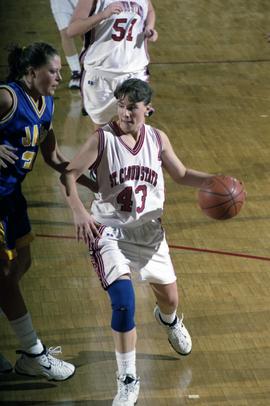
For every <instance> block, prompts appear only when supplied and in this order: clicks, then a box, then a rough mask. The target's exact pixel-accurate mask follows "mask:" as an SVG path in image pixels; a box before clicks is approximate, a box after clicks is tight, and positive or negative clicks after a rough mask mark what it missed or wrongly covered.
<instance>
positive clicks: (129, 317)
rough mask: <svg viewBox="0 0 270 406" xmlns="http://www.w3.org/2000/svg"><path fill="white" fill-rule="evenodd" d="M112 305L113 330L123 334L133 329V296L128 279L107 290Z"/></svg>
mask: <svg viewBox="0 0 270 406" xmlns="http://www.w3.org/2000/svg"><path fill="white" fill-rule="evenodd" d="M108 293H109V296H110V298H111V305H112V322H111V327H112V329H113V330H115V331H118V332H121V333H125V332H127V331H130V330H132V329H133V328H134V327H135V321H134V315H135V295H134V290H133V286H132V283H131V281H130V280H129V279H119V280H117V281H115V282H114V283H112V284H111V285H110V286H109V288H108Z"/></svg>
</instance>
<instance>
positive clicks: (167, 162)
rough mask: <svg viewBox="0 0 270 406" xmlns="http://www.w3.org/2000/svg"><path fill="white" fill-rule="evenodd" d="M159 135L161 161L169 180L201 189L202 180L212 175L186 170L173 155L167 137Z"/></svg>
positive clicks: (163, 134) (162, 134)
mask: <svg viewBox="0 0 270 406" xmlns="http://www.w3.org/2000/svg"><path fill="white" fill-rule="evenodd" d="M159 134H160V137H161V142H162V153H161V159H162V163H163V167H164V169H166V171H167V172H168V174H169V175H170V176H171V178H172V179H173V180H174V181H175V182H177V183H179V184H181V185H185V186H194V187H198V188H199V187H201V185H202V183H203V182H204V180H205V179H208V178H209V177H211V176H212V175H210V174H209V173H206V172H200V171H196V170H194V169H189V168H186V167H185V165H184V164H183V163H182V162H181V161H180V159H179V158H178V157H177V155H176V154H175V152H174V150H173V147H172V145H171V143H170V140H169V138H168V137H167V135H166V134H165V133H164V132H162V131H159Z"/></svg>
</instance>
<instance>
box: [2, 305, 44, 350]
mask: <svg viewBox="0 0 270 406" xmlns="http://www.w3.org/2000/svg"><path fill="white" fill-rule="evenodd" d="M10 325H11V327H12V328H13V330H14V332H15V334H16V337H17V338H18V340H19V342H20V344H21V346H22V349H23V350H24V351H26V352H29V353H31V354H39V353H41V352H42V350H43V345H42V343H41V341H40V340H39V339H38V337H37V333H36V331H35V330H34V327H33V324H32V319H31V316H30V314H29V313H26V314H25V315H24V316H22V317H20V318H18V319H16V320H12V321H11V322H10Z"/></svg>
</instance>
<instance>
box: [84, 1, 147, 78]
mask: <svg viewBox="0 0 270 406" xmlns="http://www.w3.org/2000/svg"><path fill="white" fill-rule="evenodd" d="M114 1H115V0H97V4H96V7H95V11H94V12H93V14H92V15H95V14H97V13H99V12H100V11H102V10H104V9H105V8H106V7H107V6H108V5H110V4H111V3H113V2H114ZM121 3H122V6H123V9H124V11H123V12H121V13H120V14H113V15H112V16H111V17H109V18H107V19H105V20H103V21H101V22H100V23H99V24H98V25H97V26H96V27H94V28H93V29H92V30H91V31H89V32H88V33H86V34H85V44H84V46H85V51H83V52H82V56H81V61H82V62H83V64H84V68H85V70H88V69H99V70H102V71H107V72H113V73H123V74H124V73H136V72H138V71H140V70H142V69H144V68H145V67H146V66H147V65H148V63H149V58H148V53H147V50H146V45H145V38H144V33H143V31H144V25H145V20H146V17H147V13H148V0H136V1H130V0H128V1H121Z"/></svg>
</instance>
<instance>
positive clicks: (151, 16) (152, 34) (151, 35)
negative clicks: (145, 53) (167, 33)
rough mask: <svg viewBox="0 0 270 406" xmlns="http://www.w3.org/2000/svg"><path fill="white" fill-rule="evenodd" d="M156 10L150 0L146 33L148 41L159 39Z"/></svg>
mask: <svg viewBox="0 0 270 406" xmlns="http://www.w3.org/2000/svg"><path fill="white" fill-rule="evenodd" d="M155 23H156V12H155V9H154V7H153V4H152V2H151V0H148V13H147V17H146V21H145V28H144V35H145V37H146V38H147V39H148V41H151V42H155V41H156V40H157V39H158V33H157V31H156V30H155Z"/></svg>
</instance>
